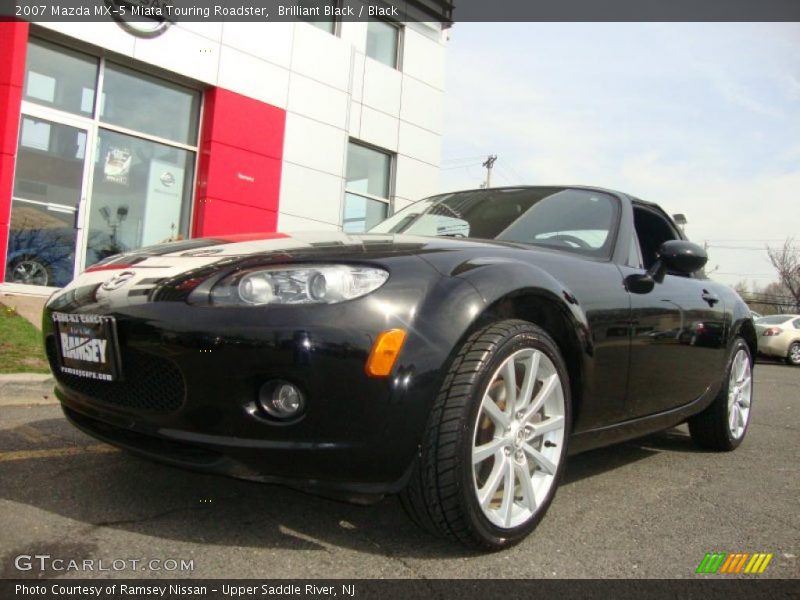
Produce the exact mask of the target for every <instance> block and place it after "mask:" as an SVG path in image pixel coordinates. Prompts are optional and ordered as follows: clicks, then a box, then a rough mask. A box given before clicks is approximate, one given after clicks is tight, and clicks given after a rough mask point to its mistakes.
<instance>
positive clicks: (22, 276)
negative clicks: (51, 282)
mask: <svg viewBox="0 0 800 600" xmlns="http://www.w3.org/2000/svg"><path fill="white" fill-rule="evenodd" d="M11 280H12V281H13V282H14V283H25V284H28V285H47V281H48V276H47V269H46V268H45V267H44V265H43V264H42V263H40V262H38V261H35V260H22V261H20V262H18V263H17V264H16V265H14V268H13V270H12V272H11Z"/></svg>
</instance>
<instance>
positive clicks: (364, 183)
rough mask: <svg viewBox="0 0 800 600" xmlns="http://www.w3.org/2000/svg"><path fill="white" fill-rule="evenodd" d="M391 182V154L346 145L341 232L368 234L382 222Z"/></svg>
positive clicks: (355, 144)
mask: <svg viewBox="0 0 800 600" xmlns="http://www.w3.org/2000/svg"><path fill="white" fill-rule="evenodd" d="M391 178H392V155H391V154H389V153H388V152H382V151H380V150H376V149H374V148H369V147H367V146H363V145H361V144H358V143H356V142H350V144H349V145H348V148H347V182H346V184H345V198H344V219H343V222H342V229H343V230H344V231H345V232H347V233H361V232H364V231H368V230H369V229H371V228H372V227H374V226H375V225H377V224H378V223H380V222H381V221H383V220H384V219H385V218H386V216H387V215H388V212H389V195H390V190H391Z"/></svg>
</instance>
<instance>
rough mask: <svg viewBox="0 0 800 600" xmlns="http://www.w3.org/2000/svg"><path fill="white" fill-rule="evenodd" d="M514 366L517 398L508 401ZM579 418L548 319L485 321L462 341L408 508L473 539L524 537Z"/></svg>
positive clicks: (508, 542) (490, 545) (433, 527)
mask: <svg viewBox="0 0 800 600" xmlns="http://www.w3.org/2000/svg"><path fill="white" fill-rule="evenodd" d="M509 365H510V366H509ZM512 372H513V375H514V377H513V380H514V386H513V395H514V400H515V403H514V405H512V403H510V402H508V401H507V400H508V399H509V398H511V393H512V387H511V386H509V385H507V382H509V381H512V377H511V376H510V374H511V373H512ZM528 373H532V374H535V377H533V376H531V377H530V379H529V378H528V377H527V376H526V375H527V374H528ZM492 405H493V406H492ZM512 406H513V408H512ZM570 424H571V396H570V386H569V378H568V375H567V369H566V366H565V364H564V360H563V359H562V357H561V354H560V352H559V350H558V347H557V346H556V344H555V342H553V340H552V339H551V338H550V336H549V335H548V334H547V333H546V332H545V331H544V330H543V329H541V328H540V327H538V326H536V325H534V324H532V323H529V322H527V321H520V320H507V321H500V322H497V323H493V324H491V325H488V326H486V327H484V328H483V329H480V330H478V331H476V332H475V333H473V334H472V335H471V336H470V337H469V339H467V341H466V342H464V344H463V345H462V346H461V347H460V348H459V349H458V353H457V355H456V357H455V359H454V360H453V362H452V364H451V366H450V368H449V370H448V373H447V375H446V377H445V380H444V382H443V384H442V388H441V390H440V392H439V394H438V397H437V398H436V401H435V403H434V406H433V409H432V411H431V416H430V419H429V422H428V426H427V429H426V431H425V434H424V437H423V440H422V444H421V447H420V452H419V455H418V457H417V460H416V464H415V466H414V470H413V472H412V474H411V478H410V481H409V484H408V486H407V487H406V489H405V490H404V491H403V492H402V493H401V501H402V504H403V506H404V508H405V509H406V512H407V513H408V514H409V516H410V517H411V519H412V520H413V521H414V522H416V523H417V524H418V525H420V526H422V527H423V528H424V529H427V530H428V531H430V532H432V533H434V534H437V535H441V536H444V537H447V538H449V539H452V540H455V541H458V542H460V543H462V544H464V545H465V546H468V547H470V548H477V549H483V550H500V549H503V548H507V547H509V546H512V545H514V544H516V543H518V542H519V541H521V540H522V539H523V538H525V536H527V535H528V534H529V533H530V532H531V531H533V529H534V528H535V527H536V525H538V523H539V522H540V521H541V519H542V517H543V516H544V514H545V512H546V511H547V508H548V507H549V506H550V503H551V502H552V500H553V497H554V495H555V492H556V488H557V487H558V482H559V480H560V478H561V476H562V473H563V471H564V465H565V463H566V455H567V440H568V433H569V431H570ZM525 473H527V474H528V477H527V483H526V480H525ZM528 484H529V485H528ZM507 490H509V491H510V490H513V493H506V492H507ZM498 496H499V497H498ZM481 499H483V502H481Z"/></svg>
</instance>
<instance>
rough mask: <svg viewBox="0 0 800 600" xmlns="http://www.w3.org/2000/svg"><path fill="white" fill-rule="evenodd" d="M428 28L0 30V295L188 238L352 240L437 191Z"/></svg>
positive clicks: (70, 26) (437, 124)
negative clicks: (319, 234)
mask: <svg viewBox="0 0 800 600" xmlns="http://www.w3.org/2000/svg"><path fill="white" fill-rule="evenodd" d="M408 4H414V3H413V2H409V3H408ZM447 4H448V3H441V5H442V6H444V5H447ZM432 5H437V6H438V5H439V3H432ZM428 10H429V9H428ZM427 14H428V15H429V16H430V17H431V18H430V19H429V20H427V21H426V22H413V23H412V22H408V23H395V22H390V21H384V20H370V21H367V22H331V21H325V22H316V23H312V22H302V21H301V22H287V23H252V22H227V21H225V22H214V23H212V22H179V23H173V24H169V23H167V24H163V23H160V24H159V23H150V24H149V25H143V24H141V23H137V24H132V23H122V22H117V21H113V20H108V21H106V22H91V23H78V22H60V23H28V22H24V21H4V22H0V56H2V57H3V58H2V62H0V252H2V253H3V254H4V255H5V257H6V259H5V260H4V261H2V264H0V289H2V290H3V291H5V292H12V293H14V292H20V293H47V292H49V290H50V289H51V288H53V287H60V286H63V285H65V284H66V283H67V282H68V281H69V280H70V279H72V277H73V276H74V275H76V274H77V273H79V272H81V271H82V270H83V269H84V268H86V266H88V265H90V264H93V263H94V262H97V261H99V260H102V259H103V258H105V257H107V256H109V255H111V254H115V253H117V252H120V251H125V250H132V249H136V248H140V247H142V246H146V245H150V244H155V243H160V242H164V241H169V240H175V239H182V238H187V237H202V236H223V235H230V234H236V233H252V232H271V231H276V230H277V231H284V232H292V231H301V230H307V231H311V230H316V231H319V230H343V231H345V232H353V233H357V232H362V231H365V230H367V229H369V228H370V227H371V226H372V225H373V224H375V223H377V222H379V221H380V220H382V219H383V218H384V217H385V216H387V215H388V214H391V213H392V212H393V211H395V210H397V209H399V208H402V207H403V206H406V205H407V204H408V203H410V202H412V201H414V200H417V199H419V198H421V197H424V196H426V195H430V194H432V193H435V192H436V191H437V189H438V176H439V161H440V149H441V136H442V121H443V117H442V109H443V86H444V68H445V51H446V37H447V25H448V19H449V15H448V14H446V13H442V14H435V13H431V12H428V13H427Z"/></svg>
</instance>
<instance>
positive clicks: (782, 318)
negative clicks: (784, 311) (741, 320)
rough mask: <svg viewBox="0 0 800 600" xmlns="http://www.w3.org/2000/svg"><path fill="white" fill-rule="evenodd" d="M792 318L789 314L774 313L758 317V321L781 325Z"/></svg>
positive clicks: (762, 323) (761, 323)
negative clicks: (769, 315)
mask: <svg viewBox="0 0 800 600" xmlns="http://www.w3.org/2000/svg"><path fill="white" fill-rule="evenodd" d="M791 318H792V317H791V316H787V315H774V316H771V317H761V318H760V319H756V323H758V324H759V325H780V324H781V323H785V322H786V321H788V320H789V319H791Z"/></svg>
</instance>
